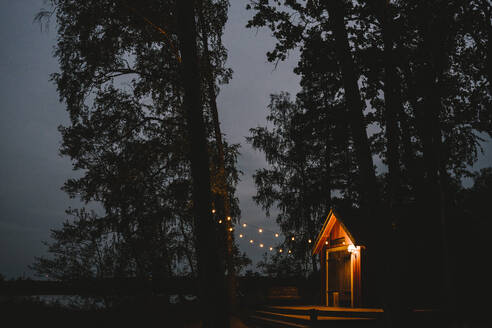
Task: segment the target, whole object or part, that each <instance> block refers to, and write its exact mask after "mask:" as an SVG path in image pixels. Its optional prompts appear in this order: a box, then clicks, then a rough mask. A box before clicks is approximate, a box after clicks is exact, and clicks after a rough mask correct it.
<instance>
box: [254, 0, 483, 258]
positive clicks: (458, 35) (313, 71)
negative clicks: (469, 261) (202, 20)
mask: <svg viewBox="0 0 492 328" xmlns="http://www.w3.org/2000/svg"><path fill="white" fill-rule="evenodd" d="M334 6H336V8H337V9H338V10H341V12H343V25H344V28H345V30H346V32H347V37H348V46H349V49H348V50H349V54H351V55H352V56H353V63H349V64H347V62H346V61H345V62H344V63H342V61H341V59H340V58H339V56H338V57H337V49H338V50H340V43H337V34H336V33H337V31H336V21H335V19H336V18H335V17H334V15H332V14H333V13H334V11H333V8H334ZM247 9H249V10H251V11H252V12H253V15H252V18H251V19H250V21H249V22H248V25H247V26H248V27H249V28H263V27H265V28H267V29H269V30H270V31H271V32H272V34H273V36H274V38H275V44H274V46H273V49H272V50H271V51H269V52H267V54H266V55H267V58H268V60H269V61H271V62H277V61H279V60H285V59H286V58H287V56H288V55H289V53H290V52H291V51H292V50H294V49H298V50H299V51H300V58H299V61H298V65H297V67H296V68H295V70H294V72H295V73H296V74H299V75H300V77H301V87H302V89H301V91H300V92H299V93H298V94H297V95H296V98H295V100H294V101H293V100H290V98H289V97H288V96H287V95H285V94H282V93H281V94H278V95H272V96H271V102H270V105H269V107H268V118H267V119H268V121H269V122H270V123H271V126H272V128H271V129H269V128H267V127H258V128H255V129H252V130H251V137H250V138H249V141H250V142H251V143H252V145H253V147H255V148H257V149H259V150H261V151H262V152H263V153H264V154H265V156H266V159H267V161H268V163H269V167H268V168H267V169H261V170H258V171H257V172H256V174H255V183H256V185H257V195H256V196H255V200H256V202H257V203H258V204H260V205H262V207H263V208H264V209H265V210H266V211H267V214H268V213H269V211H270V209H272V208H275V207H278V209H279V210H280V214H279V216H278V218H277V220H278V221H279V223H280V226H281V228H282V230H283V232H284V233H285V234H286V235H289V234H291V233H292V231H295V230H297V229H298V231H299V232H301V234H302V235H304V236H306V237H303V238H302V241H300V244H303V245H304V246H303V248H304V252H295V253H294V254H296V256H299V257H300V258H303V259H305V260H306V257H307V256H308V253H307V250H308V247H309V245H307V244H306V242H305V239H306V238H307V235H310V234H311V236H312V234H313V233H315V232H317V230H319V223H320V222H321V221H322V220H323V217H324V215H326V213H327V208H329V207H330V206H332V205H333V204H336V203H337V202H342V203H344V204H352V207H359V206H361V191H360V190H361V189H360V188H357V183H358V181H356V180H355V179H354V177H357V175H359V174H360V170H361V167H360V166H359V163H360V162H358V161H357V160H356V159H357V157H358V156H360V154H358V152H359V150H358V149H357V148H356V147H354V140H355V139H354V136H355V135H354V130H349V126H350V124H351V123H353V122H352V119H353V118H352V117H351V116H348V113H349V111H350V110H349V105H348V103H349V101H350V100H352V101H357V99H355V100H354V99H349V97H351V96H350V95H349V94H348V92H347V90H346V88H345V84H344V82H343V81H344V79H345V78H346V74H345V73H344V68H346V67H347V65H349V66H350V65H352V67H350V69H351V70H352V71H353V72H354V74H355V75H356V76H357V77H358V88H359V90H360V94H361V101H363V103H364V106H363V107H364V111H363V115H364V121H365V123H366V124H367V125H368V127H369V128H368V130H367V132H366V131H365V132H366V133H367V134H368V135H369V137H370V139H369V141H370V148H371V153H372V156H373V157H374V158H379V159H380V160H381V161H382V163H383V164H385V165H388V163H389V161H390V160H394V161H395V163H396V164H397V168H399V170H401V172H402V174H401V178H400V179H401V181H399V182H398V185H399V186H400V188H401V190H402V191H401V192H402V195H400V197H401V199H400V201H401V202H402V203H403V204H406V205H405V206H407V207H408V206H410V207H412V206H415V205H416V204H417V202H418V200H419V199H420V200H424V199H428V201H430V202H432V199H434V198H435V197H438V196H437V193H433V192H430V190H431V189H432V188H429V187H428V186H429V183H439V184H441V187H442V190H446V192H448V191H449V192H451V191H452V190H456V188H455V187H454V184H455V183H456V181H458V183H459V181H460V180H461V179H462V178H463V177H466V176H467V175H468V174H469V171H470V166H471V165H472V164H473V163H475V162H476V161H477V158H478V157H477V156H478V154H479V153H480V152H481V151H482V149H481V143H482V142H483V141H484V140H483V139H482V138H481V137H480V134H481V133H484V134H488V136H492V129H491V123H492V119H491V117H490V113H491V99H492V94H491V89H490V86H491V84H492V81H491V80H490V75H489V74H487V72H488V70H487V68H486V65H488V63H490V58H492V56H491V55H490V52H487V51H488V50H487V49H488V48H487V46H486V44H490V42H488V41H489V40H490V36H491V35H490V13H491V5H490V3H489V2H487V1H471V2H460V1H451V2H445V1H438V0H436V1H426V2H425V3H418V2H415V1H410V2H408V1H392V2H386V1H374V2H372V1H371V2H369V1H345V0H339V1H332V2H330V4H328V3H327V2H324V1H297V0H286V1H267V0H265V1H250V3H249V4H248V5H247ZM388 40H389V41H388ZM385 42H386V43H385ZM385 47H387V48H385ZM489 48H490V47H489ZM385 49H386V50H385ZM489 50H490V49H489ZM385 51H386V52H385ZM386 55H388V56H389V57H385V56H386ZM388 58H389V59H388ZM484 58H485V60H484ZM388 60H389V61H390V62H388ZM342 64H343V65H345V66H343V65H342ZM388 64H390V65H388ZM391 65H392V67H393V69H394V71H395V76H394V77H393V81H392V83H393V86H392V91H389V90H390V89H385V83H388V82H387V80H385V76H386V74H388V71H387V70H388V68H389V67H391ZM344 74H345V75H344ZM388 92H393V93H394V97H396V98H394V99H396V105H394V106H396V107H394V108H393V109H392V110H393V111H394V113H395V119H396V128H397V129H396V131H397V135H396V139H395V141H393V143H392V144H389V140H388V135H387V134H386V132H387V129H388V126H387V124H388V121H387V115H388V112H389V110H390V109H388V103H387V101H388V99H387V96H388ZM395 143H396V144H395ZM390 145H391V146H396V150H397V153H396V157H395V158H393V159H390V158H389V155H388V149H389V148H388V147H389V146H390ZM433 166H434V167H435V168H439V170H440V172H441V173H439V176H440V178H439V179H441V180H439V182H436V180H435V179H436V176H434V175H432V174H433V173H432V170H433ZM323 168H324V169H323ZM379 168H380V176H379V177H378V181H379V182H378V185H377V188H379V189H381V190H372V191H370V192H373V193H377V194H381V198H382V199H384V200H388V199H389V198H390V196H391V194H390V192H391V191H390V189H389V187H388V186H389V175H388V174H386V172H385V171H386V168H385V167H382V168H381V166H380V167H379ZM320 187H322V188H320ZM362 187H364V186H362ZM362 189H363V188H362ZM432 190H434V189H432ZM429 192H430V194H429V195H427V193H429ZM449 192H448V194H447V195H446V198H445V201H446V202H447V204H443V205H442V206H443V207H444V208H447V209H450V208H452V203H453V201H454V199H455V197H456V193H454V194H452V192H451V194H450V193H449ZM333 196H335V197H333ZM337 198H338V199H337ZM381 204H382V206H384V202H383V203H381ZM423 204H424V203H422V204H418V205H419V206H425V205H423ZM434 204H441V203H440V201H437V200H436V201H434ZM439 206H440V205H439ZM426 219H427V218H426ZM430 220H436V224H435V225H436V226H437V225H438V223H437V218H430ZM393 224H395V222H393ZM308 226H312V227H316V228H315V229H313V230H312V232H310V233H308V232H307V231H306V228H304V227H308ZM394 227H395V226H394ZM313 268H315V267H313Z"/></svg>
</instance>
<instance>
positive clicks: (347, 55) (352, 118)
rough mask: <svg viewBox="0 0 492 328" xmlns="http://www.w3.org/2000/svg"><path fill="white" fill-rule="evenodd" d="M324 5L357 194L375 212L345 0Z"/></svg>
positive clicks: (370, 212)
mask: <svg viewBox="0 0 492 328" xmlns="http://www.w3.org/2000/svg"><path fill="white" fill-rule="evenodd" d="M326 6H327V9H328V13H329V15H330V19H331V24H332V29H333V32H334V35H335V43H336V56H337V59H338V62H339V65H340V68H341V73H342V80H343V88H344V90H345V102H346V105H347V110H348V116H349V123H350V130H351V135H352V139H353V142H354V147H355V153H356V157H357V165H358V167H359V184H358V189H359V193H360V198H361V207H362V208H363V209H364V211H365V212H366V213H367V214H368V215H375V213H376V211H375V210H376V208H377V203H378V202H379V197H378V191H377V187H376V177H375V173H374V166H373V161H372V154H371V150H370V147H369V141H368V138H367V131H366V123H365V120H364V107H365V106H364V103H363V100H362V98H361V95H360V91H359V86H358V80H359V77H358V75H357V73H356V68H355V63H354V59H353V57H352V53H351V51H350V47H349V42H348V36H347V30H346V26H345V20H344V19H345V1H344V0H333V1H327V2H326Z"/></svg>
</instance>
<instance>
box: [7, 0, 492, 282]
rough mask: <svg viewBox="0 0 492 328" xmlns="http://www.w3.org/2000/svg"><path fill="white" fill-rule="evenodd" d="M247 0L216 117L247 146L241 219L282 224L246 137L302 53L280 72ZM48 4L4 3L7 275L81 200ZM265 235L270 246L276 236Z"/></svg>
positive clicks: (491, 152)
mask: <svg viewBox="0 0 492 328" xmlns="http://www.w3.org/2000/svg"><path fill="white" fill-rule="evenodd" d="M245 3H246V1H243V0H231V8H230V13H229V22H228V24H227V26H226V32H225V35H224V41H225V45H226V47H227V48H228V49H229V61H228V64H229V66H230V67H232V69H233V70H234V76H233V79H232V81H231V83H230V84H229V85H227V86H224V87H223V88H222V90H221V92H220V94H219V99H218V104H219V109H220V113H219V115H220V120H221V127H222V130H223V132H224V133H225V134H226V135H227V138H228V140H229V141H230V142H233V143H240V144H242V148H241V156H240V157H239V163H238V164H239V168H240V169H241V170H242V171H243V172H244V175H243V176H242V181H241V183H240V184H239V186H238V197H239V200H240V206H241V210H242V220H243V221H244V222H247V223H253V224H256V225H261V226H264V227H266V228H269V229H270V230H276V228H275V227H276V225H275V224H274V222H273V219H268V220H267V219H266V218H265V215H264V213H263V212H262V210H261V209H259V208H258V207H257V206H256V205H255V204H254V202H253V200H252V196H253V195H254V193H255V188H254V184H253V181H252V174H253V173H254V171H255V170H256V169H258V168H261V167H263V166H264V165H265V162H264V158H263V156H262V155H261V154H260V153H258V152H255V151H253V150H252V149H251V147H250V146H249V145H247V144H246V143H245V140H244V137H245V136H247V135H248V133H249V132H248V130H249V129H250V128H252V127H256V126H258V125H264V124H265V116H266V106H267V104H268V100H269V95H270V94H271V93H276V92H279V91H288V92H290V93H291V94H295V93H296V92H297V90H298V88H299V78H298V77H297V76H296V75H295V74H293V73H292V70H293V68H294V66H295V63H296V60H297V56H296V55H292V56H291V57H290V58H289V60H288V61H287V62H285V63H280V64H279V65H278V67H277V68H276V69H274V67H273V65H272V64H270V63H268V62H267V61H266V56H265V53H266V51H268V50H270V49H271V47H272V44H273V39H272V38H271V37H270V34H269V33H268V31H266V30H259V31H256V30H248V29H246V28H245V25H246V22H247V20H248V17H250V15H251V12H248V11H246V10H245V9H244V7H245ZM42 7H43V2H42V0H0V42H1V45H2V46H1V47H0V113H1V116H0V273H1V274H3V275H5V276H7V277H16V276H20V275H23V274H26V275H27V276H29V275H31V272H30V271H29V270H28V268H27V266H28V265H29V264H31V263H32V261H33V259H34V257H35V256H40V255H43V254H45V247H44V246H43V245H42V241H43V240H48V239H49V232H50V229H52V228H57V227H59V226H60V225H61V222H62V221H63V220H64V218H65V216H64V211H65V209H66V208H67V207H69V206H74V207H76V206H79V205H80V203H78V202H77V201H76V200H70V199H69V198H68V197H67V196H66V195H65V193H63V192H62V191H61V190H60V187H61V186H62V184H63V183H64V181H65V180H66V179H67V178H69V177H72V176H73V175H74V174H75V173H74V172H73V171H72V170H71V165H70V160H69V159H68V158H62V157H60V156H59V155H58V148H59V146H60V142H61V138H60V134H59V133H58V131H57V127H58V126H59V125H60V124H67V123H68V115H67V113H66V112H65V110H64V107H63V105H62V104H60V103H59V102H58V96H57V93H56V89H55V87H54V85H53V84H52V83H51V82H50V81H49V74H50V73H53V72H55V71H57V69H58V65H57V62H56V60H55V59H54V58H53V46H54V44H55V41H56V35H55V32H56V31H55V28H54V26H52V27H51V29H50V30H48V31H40V28H39V25H37V24H36V23H33V17H34V15H35V14H36V12H37V11H38V10H39V9H41V8H42ZM486 148H487V149H488V151H487V155H488V156H487V157H488V158H482V159H481V161H480V163H479V164H478V165H477V167H481V166H485V165H490V164H491V163H492V159H491V158H492V147H491V145H490V143H489V144H487V145H486ZM263 238H264V239H263V241H265V243H269V242H271V241H273V240H272V238H270V239H269V237H266V236H265V237H263ZM240 241H242V240H240ZM242 242H244V241H242ZM240 246H241V249H242V250H243V251H245V252H247V253H248V255H250V256H251V257H253V258H254V259H258V258H259V256H260V253H261V251H260V250H259V248H257V247H252V246H250V245H249V244H248V243H247V242H246V243H244V244H243V243H240Z"/></svg>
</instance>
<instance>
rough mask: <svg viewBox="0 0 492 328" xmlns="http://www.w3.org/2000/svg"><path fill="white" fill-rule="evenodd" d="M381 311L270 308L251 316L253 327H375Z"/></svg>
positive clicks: (291, 307) (261, 309)
mask: <svg viewBox="0 0 492 328" xmlns="http://www.w3.org/2000/svg"><path fill="white" fill-rule="evenodd" d="M382 315H383V310H382V309H368V308H342V307H328V306H319V305H300V306H267V307H263V308H260V309H258V310H256V311H255V312H254V313H253V315H251V316H250V325H251V327H333V324H335V322H336V326H337V327H376V326H377V324H378V323H379V322H380V320H381V319H382Z"/></svg>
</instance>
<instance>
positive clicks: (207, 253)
mask: <svg viewBox="0 0 492 328" xmlns="http://www.w3.org/2000/svg"><path fill="white" fill-rule="evenodd" d="M194 10H195V1H194V0H187V1H185V0H180V1H177V14H178V38H179V49H180V52H181V58H182V63H181V66H182V72H183V73H182V74H183V86H184V106H185V110H186V120H187V125H188V129H189V135H190V141H191V142H190V144H191V152H190V160H191V176H192V180H193V211H194V217H195V226H196V230H195V231H196V250H197V255H198V284H199V289H200V292H199V296H200V308H201V312H202V319H203V326H204V327H229V315H228V313H227V311H224V308H225V307H226V302H225V300H226V291H225V284H224V272H223V268H222V266H221V264H220V257H219V247H218V244H217V240H218V238H217V230H216V226H215V222H214V221H213V217H212V207H211V190H210V171H209V155H208V150H207V139H206V133H205V125H204V122H203V106H202V94H201V85H200V84H201V82H200V81H201V80H200V71H199V65H198V53H197V45H196V38H197V33H196V26H195V12H194Z"/></svg>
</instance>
